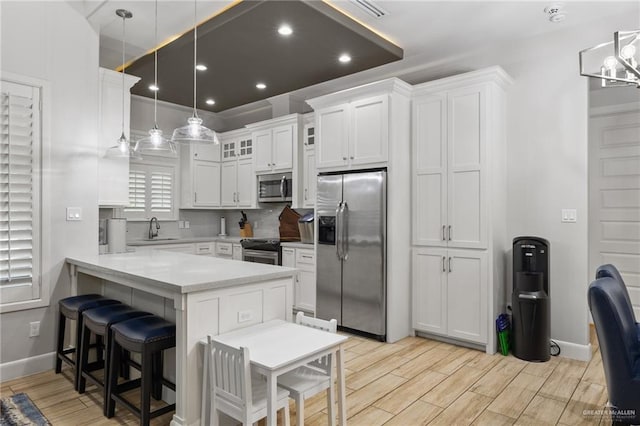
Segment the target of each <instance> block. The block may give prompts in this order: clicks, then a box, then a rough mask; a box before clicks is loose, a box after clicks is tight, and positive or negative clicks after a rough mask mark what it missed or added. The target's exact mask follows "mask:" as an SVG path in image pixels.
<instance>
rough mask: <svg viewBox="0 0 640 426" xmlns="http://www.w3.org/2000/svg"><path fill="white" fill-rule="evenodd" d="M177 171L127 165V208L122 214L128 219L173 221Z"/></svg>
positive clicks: (172, 167)
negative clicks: (154, 218)
mask: <svg viewBox="0 0 640 426" xmlns="http://www.w3.org/2000/svg"><path fill="white" fill-rule="evenodd" d="M175 176H176V167H175V165H174V164H168V163H167V164H164V163H153V164H151V163H148V162H145V163H139V162H133V161H132V162H131V163H130V164H129V206H128V207H125V209H124V214H125V217H127V218H128V219H143V220H147V219H150V218H152V217H154V216H155V217H157V218H158V219H161V220H176V219H177V214H176V213H177V208H176V202H175V198H176V197H175V194H176V186H177V185H176V178H175Z"/></svg>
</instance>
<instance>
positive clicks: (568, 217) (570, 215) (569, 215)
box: [562, 209, 578, 223]
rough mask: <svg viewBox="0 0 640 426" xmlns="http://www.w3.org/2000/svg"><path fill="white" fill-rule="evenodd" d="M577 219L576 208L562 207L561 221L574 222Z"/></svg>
mask: <svg viewBox="0 0 640 426" xmlns="http://www.w3.org/2000/svg"><path fill="white" fill-rule="evenodd" d="M577 221H578V213H577V210H576V209H562V222H565V223H575V222H577Z"/></svg>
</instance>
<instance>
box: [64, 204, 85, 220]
mask: <svg viewBox="0 0 640 426" xmlns="http://www.w3.org/2000/svg"><path fill="white" fill-rule="evenodd" d="M67 220H82V207H67Z"/></svg>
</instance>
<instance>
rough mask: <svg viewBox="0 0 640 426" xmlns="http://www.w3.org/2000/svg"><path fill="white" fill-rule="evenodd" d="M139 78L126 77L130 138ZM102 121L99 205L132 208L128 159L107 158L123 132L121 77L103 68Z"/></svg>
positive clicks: (125, 121)
mask: <svg viewBox="0 0 640 426" xmlns="http://www.w3.org/2000/svg"><path fill="white" fill-rule="evenodd" d="M138 81H140V78H138V77H134V76H131V75H126V74H125V80H124V86H125V87H124V90H125V96H124V133H125V136H127V137H129V136H130V135H129V121H130V117H131V94H130V92H129V91H130V89H131V88H132V87H133V86H134V85H135V84H136V83H137V82H138ZM99 108H100V116H99V118H100V121H99V128H100V130H99V135H100V141H99V145H98V147H99V148H98V149H99V151H98V204H99V205H100V206H104V207H126V206H128V205H129V159H128V158H106V157H105V153H106V152H107V149H109V148H111V147H112V146H114V145H116V141H117V140H118V138H119V137H120V134H121V132H122V108H123V104H122V74H121V73H119V72H115V71H111V70H108V69H105V68H100V100H99Z"/></svg>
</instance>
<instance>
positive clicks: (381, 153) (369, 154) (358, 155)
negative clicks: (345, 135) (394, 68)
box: [349, 95, 389, 165]
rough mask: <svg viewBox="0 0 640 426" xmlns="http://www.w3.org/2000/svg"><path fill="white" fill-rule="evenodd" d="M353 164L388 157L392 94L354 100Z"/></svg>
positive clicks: (352, 115) (350, 144)
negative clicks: (390, 95) (390, 99)
mask: <svg viewBox="0 0 640 426" xmlns="http://www.w3.org/2000/svg"><path fill="white" fill-rule="evenodd" d="M350 136H351V137H350V140H349V142H350V143H349V161H350V163H351V165H360V164H371V163H382V162H386V161H387V159H388V153H387V149H388V145H389V96H388V95H382V96H376V97H373V98H369V99H364V100H361V101H355V102H352V103H351V135H350Z"/></svg>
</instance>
